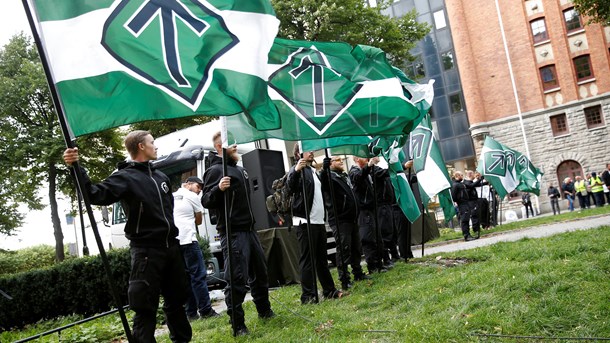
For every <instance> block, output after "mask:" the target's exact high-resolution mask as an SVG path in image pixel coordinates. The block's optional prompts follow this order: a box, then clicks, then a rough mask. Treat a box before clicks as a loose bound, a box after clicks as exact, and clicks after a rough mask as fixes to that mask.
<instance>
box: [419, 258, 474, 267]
mask: <svg viewBox="0 0 610 343" xmlns="http://www.w3.org/2000/svg"><path fill="white" fill-rule="evenodd" d="M473 262H476V261H475V260H473V259H468V258H463V257H455V258H443V257H442V256H437V257H436V258H435V259H433V260H424V261H419V262H415V264H419V265H422V266H428V267H447V268H451V267H459V266H464V265H467V264H470V263H473Z"/></svg>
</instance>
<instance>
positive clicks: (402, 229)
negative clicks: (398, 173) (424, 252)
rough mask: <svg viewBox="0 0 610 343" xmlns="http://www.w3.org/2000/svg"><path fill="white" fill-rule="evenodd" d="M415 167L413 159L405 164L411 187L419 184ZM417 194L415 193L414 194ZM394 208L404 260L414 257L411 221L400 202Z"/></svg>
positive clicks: (395, 222)
mask: <svg viewBox="0 0 610 343" xmlns="http://www.w3.org/2000/svg"><path fill="white" fill-rule="evenodd" d="M411 168H413V160H409V161H407V162H405V163H404V164H403V169H404V170H406V171H407V172H406V174H407V178H408V181H409V186H410V187H411V189H413V188H414V187H418V186H417V176H416V174H415V172H413V173H412V172H411ZM413 195H415V193H414V194H413ZM392 208H393V210H394V227H395V230H396V231H397V235H398V236H397V245H398V251H399V252H400V257H402V258H404V260H405V261H406V260H408V259H410V258H413V251H412V250H411V223H410V222H409V220H408V219H407V216H406V215H405V213H404V212H403V211H402V209H401V208H400V206H399V204H398V203H396V204H394V205H393V206H392Z"/></svg>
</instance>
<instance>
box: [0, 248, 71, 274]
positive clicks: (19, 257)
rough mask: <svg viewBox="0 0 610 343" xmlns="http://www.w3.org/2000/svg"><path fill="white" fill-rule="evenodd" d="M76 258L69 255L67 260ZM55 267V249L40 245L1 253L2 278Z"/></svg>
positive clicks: (0, 267)
mask: <svg viewBox="0 0 610 343" xmlns="http://www.w3.org/2000/svg"><path fill="white" fill-rule="evenodd" d="M71 258H75V256H70V255H68V256H67V258H66V260H67V259H71ZM53 265H55V248H54V247H52V246H49V245H38V246H35V247H30V248H25V249H21V250H17V251H0V277H2V276H5V275H9V274H17V273H23V272H28V271H31V270H35V269H44V268H48V267H51V266H53Z"/></svg>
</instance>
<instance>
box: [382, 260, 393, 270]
mask: <svg viewBox="0 0 610 343" xmlns="http://www.w3.org/2000/svg"><path fill="white" fill-rule="evenodd" d="M382 268H385V269H392V268H394V263H393V262H392V261H386V262H384V263H383V267H382Z"/></svg>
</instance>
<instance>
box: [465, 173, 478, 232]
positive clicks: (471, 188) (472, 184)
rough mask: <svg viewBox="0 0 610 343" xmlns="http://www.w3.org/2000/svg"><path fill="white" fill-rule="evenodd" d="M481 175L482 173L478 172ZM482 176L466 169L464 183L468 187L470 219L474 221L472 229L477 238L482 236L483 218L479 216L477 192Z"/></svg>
mask: <svg viewBox="0 0 610 343" xmlns="http://www.w3.org/2000/svg"><path fill="white" fill-rule="evenodd" d="M478 175H479V177H481V176H480V175H481V174H478ZM482 180H483V179H482V177H481V178H478V177H475V174H474V172H473V171H472V170H467V171H466V177H465V178H464V181H463V182H464V184H465V185H466V188H467V189H468V206H470V221H471V222H472V230H473V231H474V232H475V234H476V236H475V237H476V238H479V237H480V236H481V220H480V218H479V195H478V194H477V188H478V187H480V186H481V182H482Z"/></svg>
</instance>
